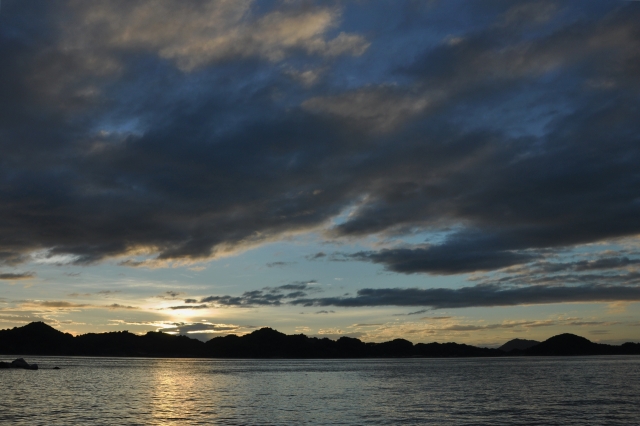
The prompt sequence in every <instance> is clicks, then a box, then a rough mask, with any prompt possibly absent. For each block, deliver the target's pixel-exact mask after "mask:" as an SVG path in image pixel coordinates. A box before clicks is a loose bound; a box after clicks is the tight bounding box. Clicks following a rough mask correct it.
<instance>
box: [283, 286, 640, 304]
mask: <svg viewBox="0 0 640 426" xmlns="http://www.w3.org/2000/svg"><path fill="white" fill-rule="evenodd" d="M611 301H640V287H636V286H606V285H582V286H527V287H516V288H502V287H500V286H496V285H477V286H473V287H463V288H460V289H447V288H434V289H418V288H406V289H403V288H386V289H361V290H358V292H357V295H356V296H353V297H325V298H316V299H296V300H292V301H290V302H289V303H291V304H293V305H303V306H339V307H364V306H428V307H429V308H431V309H445V308H470V307H489V306H515V305H537V304H551V303H576V302H577V303H594V302H611Z"/></svg>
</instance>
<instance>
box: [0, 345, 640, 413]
mask: <svg viewBox="0 0 640 426" xmlns="http://www.w3.org/2000/svg"><path fill="white" fill-rule="evenodd" d="M13 358H14V357H7V356H0V360H4V361H11V360H12V359H13ZM25 359H26V360H27V361H28V362H37V363H38V364H39V365H40V367H41V368H51V367H54V366H59V367H60V368H61V370H47V369H41V370H38V371H26V370H0V424H1V425H79V424H84V425H211V424H213V425H215V424H219V425H298V424H300V425H422V424H437V425H449V424H451V425H502V424H504V425H514V424H515V425H521V424H538V425H618V424H619V425H640V357H577V358H492V359H478V358H476V359H408V360H405V359H402V360H398V359H385V360H329V361H327V360H201V359H141V358H72V357H60V358H58V357H25Z"/></svg>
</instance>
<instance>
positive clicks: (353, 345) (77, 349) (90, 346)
mask: <svg viewBox="0 0 640 426" xmlns="http://www.w3.org/2000/svg"><path fill="white" fill-rule="evenodd" d="M514 340H520V341H524V342H532V341H526V340H524V339H514ZM510 342H513V340H512V341H510ZM508 343H509V342H507V344H508ZM516 343H521V342H516ZM505 345H506V344H505ZM505 345H503V347H504V346H505ZM0 354H3V355H17V354H20V355H67V356H116V357H118V356H136V357H196V358H398V357H419V358H420V357H421V358H449V357H501V356H575V355H640V343H632V342H627V343H625V344H623V345H620V346H614V345H606V344H601V343H594V342H591V341H590V340H588V339H586V338H584V337H581V336H577V335H574V334H569V333H564V334H559V335H556V336H553V337H551V338H549V339H547V340H545V341H544V342H538V343H537V344H535V345H533V346H530V347H527V348H524V349H522V348H517V347H516V348H512V349H511V350H509V351H508V352H506V351H504V350H501V349H492V348H481V347H476V346H472V345H466V344H460V343H454V342H449V343H436V342H433V343H416V344H413V343H412V342H410V341H408V340H405V339H394V340H391V341H388V342H381V343H371V342H362V341H361V340H359V339H356V338H352V337H346V336H343V337H341V338H339V339H338V340H330V339H328V338H317V337H308V336H306V335H304V334H294V335H287V334H284V333H281V332H279V331H277V330H274V329H272V328H269V327H265V328H261V329H259V330H256V331H254V332H252V333H250V334H246V335H244V336H237V335H233V334H231V335H227V336H221V337H214V338H213V339H211V340H209V341H207V342H202V341H200V340H196V339H191V338H189V337H187V336H175V335H171V334H166V333H162V332H156V331H150V332H147V333H146V334H145V335H136V334H133V333H129V332H128V331H115V332H107V333H87V334H83V335H78V336H72V335H71V334H69V333H63V332H61V331H59V330H56V329H55V328H53V327H51V326H49V325H47V324H45V323H43V322H35V323H30V324H27V325H25V326H22V327H14V328H13V329H6V330H0Z"/></svg>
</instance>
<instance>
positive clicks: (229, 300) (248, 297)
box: [169, 280, 322, 309]
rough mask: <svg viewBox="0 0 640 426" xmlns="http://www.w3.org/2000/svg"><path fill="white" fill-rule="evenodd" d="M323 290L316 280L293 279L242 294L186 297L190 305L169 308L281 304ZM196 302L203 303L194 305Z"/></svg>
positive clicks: (186, 301)
mask: <svg viewBox="0 0 640 426" xmlns="http://www.w3.org/2000/svg"><path fill="white" fill-rule="evenodd" d="M320 291H322V290H321V289H320V288H318V285H317V281H316V280H309V281H293V282H291V283H288V284H283V285H281V286H277V287H264V288H263V289H261V290H252V291H245V292H244V293H242V295H240V296H229V295H225V296H207V297H203V298H201V299H199V300H197V299H186V300H185V301H184V302H185V303H189V304H190V305H179V306H173V307H170V308H169V309H206V308H209V307H212V306H234V307H255V306H281V305H283V304H285V303H287V301H289V300H292V299H297V298H300V297H306V296H307V295H308V294H309V293H318V292H320ZM194 303H200V304H201V305H198V306H194V305H193V304H194Z"/></svg>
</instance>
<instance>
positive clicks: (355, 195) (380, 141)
mask: <svg viewBox="0 0 640 426" xmlns="http://www.w3.org/2000/svg"><path fill="white" fill-rule="evenodd" d="M464 4H465V8H464V10H465V11H463V12H460V13H469V12H468V11H467V10H469V8H471V9H472V10H473V11H475V12H477V13H476V15H478V16H479V15H481V16H482V20H474V22H478V24H477V25H474V26H473V28H472V27H466V26H464V25H462V24H455V25H454V24H452V23H451V22H450V20H438V22H434V23H433V25H435V26H437V30H435V29H434V30H433V33H437V34H452V35H453V37H444V38H442V39H440V38H439V37H440V36H437V37H435V38H434V36H433V34H432V32H430V31H431V30H429V31H427V29H428V28H432V27H431V26H427V25H424V22H426V21H425V20H426V19H427V16H425V15H422V14H421V12H420V11H419V10H417V9H415V8H413V7H412V5H411V4H410V3H401V4H399V5H398V6H396V8H400V9H403V8H405V9H403V13H404V12H410V13H405V15H407V16H409V17H410V19H409V18H407V19H408V21H407V25H409V24H411V23H413V24H412V25H415V26H414V27H411V31H406V32H404V31H401V30H403V29H404V27H402V28H400V27H398V28H400V29H399V30H398V32H397V33H395V32H389V31H388V29H387V28H386V27H376V25H377V24H375V22H378V21H377V20H375V19H374V20H371V21H368V20H367V21H362V22H360V23H359V24H358V25H357V27H358V30H357V32H355V31H356V30H355V28H356V25H355V24H354V22H353V21H350V19H351V18H350V17H352V16H358V15H359V14H358V12H360V11H362V9H358V8H359V7H361V6H360V5H359V4H357V3H354V4H353V5H346V4H345V5H343V4H341V6H340V7H338V6H335V7H332V6H331V5H329V6H327V5H321V6H315V5H314V4H312V3H305V4H304V5H297V4H294V5H291V4H290V3H289V2H284V3H273V5H271V4H269V5H266V6H259V7H258V6H257V5H256V6H255V7H254V6H252V5H254V3H251V2H248V1H246V2H243V1H238V2H236V1H222V2H197V3H191V2H170V1H164V0H163V1H158V2H156V1H142V0H136V1H113V2H108V3H104V4H99V5H95V4H91V5H90V4H89V3H87V2H84V1H78V0H75V1H71V2H68V3H60V2H43V1H41V2H39V3H38V7H32V6H27V5H26V3H24V2H12V3H11V4H10V5H9V6H6V7H5V8H4V9H3V16H2V18H3V24H2V31H1V32H0V55H2V58H3V60H2V62H1V63H0V96H1V97H2V99H3V102H2V105H0V129H2V133H1V135H0V158H2V159H3V163H2V167H1V168H0V224H2V225H0V264H1V265H9V266H15V265H19V264H21V263H25V262H29V261H34V262H36V263H37V262H41V263H42V262H49V263H54V264H64V263H75V264H91V263H93V262H99V261H103V260H105V259H108V258H117V261H121V262H122V264H123V265H131V266H136V265H137V266H153V265H155V266H171V265H172V264H179V265H182V266H185V265H190V264H192V263H193V262H199V261H203V260H207V259H210V258H219V257H222V256H229V255H233V254H237V253H240V252H242V251H244V250H247V249H249V248H252V247H255V246H258V245H261V244H265V243H267V242H271V241H278V240H281V239H283V238H287V237H291V236H295V235H299V234H301V233H307V232H316V233H317V235H320V236H322V237H324V238H327V239H329V240H332V241H336V240H340V241H343V240H357V239H367V238H380V239H382V240H385V241H392V242H396V243H397V242H402V240H403V239H404V238H405V237H408V238H411V241H414V242H415V241H417V238H418V236H425V237H424V238H425V239H426V240H427V241H421V242H418V243H415V244H414V243H411V244H390V245H386V246H385V247H386V249H379V250H378V249H370V250H366V251H360V252H358V253H351V254H349V253H346V254H345V255H344V256H342V257H341V259H342V260H348V261H365V262H372V263H375V264H378V265H381V266H383V267H385V268H387V269H388V270H390V271H394V272H398V273H430V274H459V273H469V272H476V271H491V270H496V269H502V268H506V267H514V266H516V265H525V264H530V263H534V264H536V262H537V264H538V265H540V266H539V267H542V266H541V262H542V261H543V260H545V259H546V257H545V256H547V255H548V254H549V252H552V251H560V250H567V249H568V248H571V247H575V246H579V245H583V244H589V243H594V242H601V241H605V240H606V241H610V240H612V239H616V238H621V237H630V236H635V235H638V234H640V222H639V221H638V220H637V218H638V217H639V216H640V203H638V199H639V198H638V188H639V187H640V176H639V175H638V171H637V169H638V167H637V164H638V163H639V162H640V148H639V146H638V143H637V135H638V134H640V124H638V120H637V115H638V114H637V110H638V108H639V107H640V103H639V101H638V97H637V93H638V90H639V89H640V78H639V76H640V74H639V73H638V70H639V69H640V68H639V65H638V64H640V55H639V54H638V52H640V49H639V47H640V37H638V33H637V31H636V28H637V22H638V19H640V7H639V6H638V3H637V2H633V3H625V4H615V5H613V4H606V5H595V4H589V5H588V6H583V5H580V6H574V5H567V6H564V8H563V9H562V10H558V11H555V9H554V8H553V5H552V4H551V3H544V4H537V3H529V2H527V3H519V4H517V5H514V4H507V3H503V2H497V3H492V4H491V5H490V6H481V5H474V4H473V2H471V3H464ZM342 6H344V8H353V9H350V10H349V13H346V12H344V11H343V9H342V8H341V7H342ZM362 7H369V6H362ZM380 7H381V6H380ZM446 7H447V6H446V5H445V4H444V3H442V4H440V5H434V8H433V10H430V11H429V13H430V14H431V13H435V14H437V13H446V12H447V10H446ZM441 8H445V9H441ZM372 10H373V9H372ZM376 10H377V9H376ZM442 10H444V12H442ZM578 12H579V13H578ZM370 13H377V12H375V11H372V12H370ZM429 16H431V15H429ZM434 16H437V15H434ZM465 16H467V15H465ZM471 16H474V15H473V14H472V15H471ZM474 17H475V16H474ZM569 17H570V18H569ZM383 21H384V20H383ZM381 22H382V21H381ZM429 22H432V21H429ZM456 22H458V21H456ZM460 22H464V19H461V20H460ZM522 23H526V25H525V24H522ZM521 24H522V25H521ZM532 25H533V27H532ZM368 26H369V27H368ZM365 27H366V28H365ZM363 28H364V30H362V29H363ZM433 28H435V27H433ZM362 34H366V36H367V38H366V39H365V38H364V36H363V35H362ZM389 47H393V49H391V50H392V51H393V52H394V54H393V55H388V54H386V53H385V54H381V53H380V52H383V51H385V52H386V51H388V50H390V49H388V48H389ZM292 69H295V70H322V78H321V79H316V80H314V79H312V78H311V77H313V76H311V77H309V78H310V80H309V81H312V80H313V83H314V84H309V85H307V86H301V85H299V84H298V83H295V82H293V81H291V78H290V76H289V75H288V74H287V71H290V70H292ZM433 235H438V238H433ZM34 253H36V254H38V253H39V255H36V254H34ZM321 254H322V256H321ZM324 256H326V255H324V253H317V254H315V255H312V257H311V258H313V259H320V258H323V257H324ZM636 257H637V256H634V254H633V253H631V254H629V255H628V256H627V258H628V259H629V260H628V263H627V265H626V267H631V266H633V264H634V263H635V262H636V260H634V259H636ZM608 261H612V260H611V259H609V260H608ZM172 262H175V263H172ZM589 262H592V263H586V264H584V265H578V264H576V265H572V266H567V268H568V269H567V271H572V272H585V271H587V270H600V271H604V270H606V269H607V268H605V267H604V266H605V265H604V263H606V262H605V260H604V259H603V260H602V261H601V262H600V263H597V260H593V261H591V260H590V261H589ZM619 262H624V261H622V260H621V259H619ZM274 266H275V265H274ZM618 266H620V267H623V266H624V265H622V264H621V263H620V264H618ZM598 268H599V269H598ZM601 275H602V274H601ZM514 279H515V278H514ZM576 279H577V278H576ZM585 279H586V278H585ZM590 285H591V284H590ZM555 288H557V291H556V290H553V289H555ZM585 288H586V289H587V291H586V292H587V294H591V293H590V292H591V290H589V289H595V288H598V289H599V290H598V291H600V290H601V292H602V293H605V292H607V291H609V292H611V294H612V297H613V295H615V294H620V291H622V290H620V289H618V288H619V286H616V285H612V286H608V287H607V286H604V287H601V288H600V287H594V286H587V287H585ZM620 288H621V287H620ZM296 291H305V292H308V291H309V289H308V288H307V289H304V290H299V289H298V290H291V291H290V293H289V294H294V293H295V292H296ZM425 291H427V290H425ZM452 291H453V290H452ZM509 291H511V290H509ZM513 291H516V290H513ZM518 291H520V290H518ZM536 291H540V292H542V291H543V290H542V289H541V290H536ZM545 291H548V292H554V291H555V292H556V293H554V294H559V293H561V287H559V286H555V287H554V286H548V289H547V290H545ZM562 291H566V292H568V293H571V292H572V291H574V290H571V289H569V287H567V289H564V290H562ZM593 291H595V290H593ZM630 291H631V290H630ZM258 292H259V293H252V292H247V293H245V294H243V295H242V296H237V297H232V296H211V297H214V298H218V299H212V300H211V301H209V302H198V303H199V304H206V303H214V302H215V303H219V304H221V305H229V306H250V305H251V306H259V305H278V304H283V303H286V302H287V301H288V300H290V299H291V298H289V299H287V297H285V296H286V295H285V293H284V292H279V293H278V292H276V293H271V292H269V290H264V289H263V290H259V291H258ZM577 292H578V291H577V290H575V293H576V294H577ZM616 292H617V293H616ZM568 293H567V294H568ZM483 294H484V293H483ZM496 294H497V293H496ZM500 294H502V293H500ZM514 294H515V293H514ZM522 294H523V296H522V297H523V298H524V293H522ZM571 294H573V293H571ZM363 296H364V295H363ZM292 297H293V296H292ZM360 297H361V296H357V298H360ZM496 297H497V296H496ZM531 297H532V298H533V299H532V300H534V301H536V300H540V298H541V296H539V295H538V293H536V292H535V291H533V290H532V291H531ZM567 297H568V299H571V298H572V297H573V298H575V297H577V296H575V297H574V296H573V295H572V296H571V297H569V296H567ZM594 297H595V295H594ZM603 297H605V296H604V295H603ZM301 298H303V297H297V298H296V299H301ZM357 298H356V299H357ZM559 299H562V297H560V296H558V300H559ZM605 299H606V298H605ZM314 300H315V299H314ZM340 300H348V299H340ZM518 300H519V301H521V302H522V303H525V302H526V301H525V300H524V299H518ZM554 300H555V299H554ZM358 301H363V299H362V298H360V299H358ZM345 303H346V302H345ZM354 303H355V302H354ZM518 303H520V302H518ZM535 303H537V302H535Z"/></svg>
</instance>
